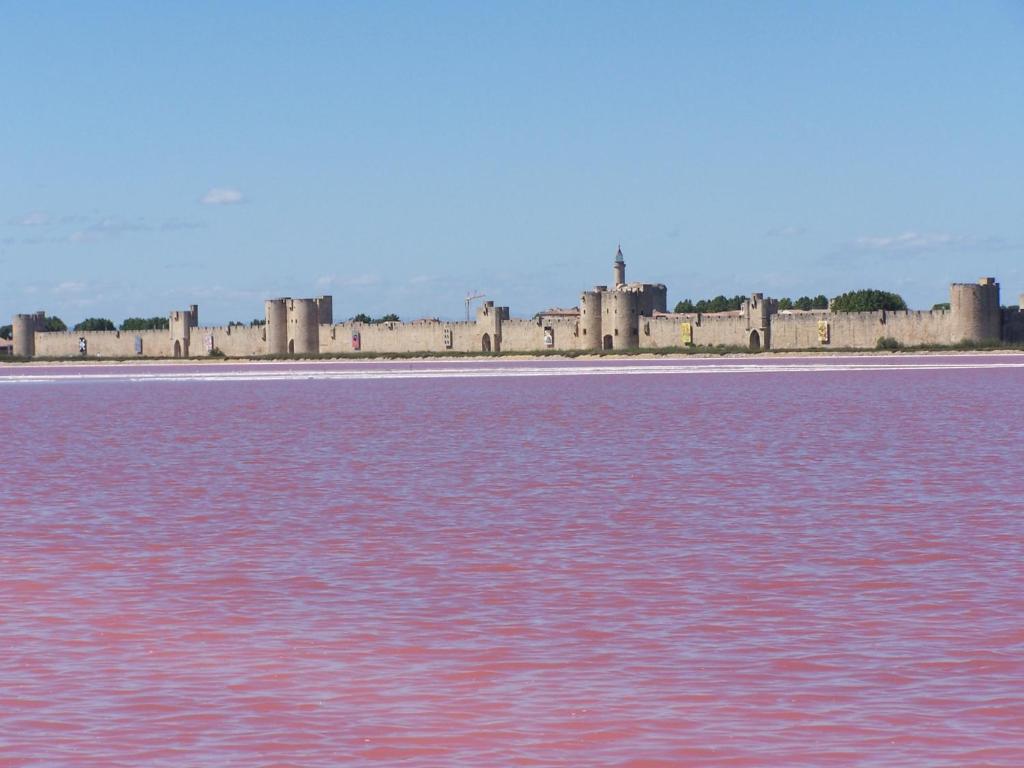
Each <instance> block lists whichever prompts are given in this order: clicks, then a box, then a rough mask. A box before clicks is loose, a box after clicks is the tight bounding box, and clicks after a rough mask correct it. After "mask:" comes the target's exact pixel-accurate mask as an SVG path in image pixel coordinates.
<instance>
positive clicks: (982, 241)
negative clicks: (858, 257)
mask: <svg viewBox="0 0 1024 768" xmlns="http://www.w3.org/2000/svg"><path fill="white" fill-rule="evenodd" d="M853 246H854V248H857V249H859V250H863V251H883V252H921V251H939V250H946V249H958V248H972V249H976V250H988V251H991V250H1002V249H1004V248H1007V247H1009V246H1008V243H1007V242H1006V241H1005V240H1003V239H1002V238H998V237H976V236H973V235H957V234H953V233H950V232H914V231H908V232H901V233H899V234H897V235H872V236H864V237H858V238H857V239H856V240H854V241H853Z"/></svg>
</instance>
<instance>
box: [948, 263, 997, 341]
mask: <svg viewBox="0 0 1024 768" xmlns="http://www.w3.org/2000/svg"><path fill="white" fill-rule="evenodd" d="M949 309H950V313H951V314H952V320H953V337H952V338H951V339H950V341H952V342H953V343H954V344H956V343H958V342H961V341H967V342H985V341H999V337H1000V333H1001V331H1002V310H1001V309H1000V307H999V283H997V282H996V279H995V278H994V277H983V278H981V279H980V280H978V282H977V284H975V283H953V285H951V286H950V287H949Z"/></svg>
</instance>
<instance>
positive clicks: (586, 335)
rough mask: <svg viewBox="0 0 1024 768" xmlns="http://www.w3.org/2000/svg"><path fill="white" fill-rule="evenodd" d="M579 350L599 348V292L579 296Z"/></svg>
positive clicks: (594, 291)
mask: <svg viewBox="0 0 1024 768" xmlns="http://www.w3.org/2000/svg"><path fill="white" fill-rule="evenodd" d="M579 339H580V342H579V343H580V349H600V348H601V291H599V290H597V289H596V288H595V289H594V290H592V291H584V292H583V293H582V294H581V295H580V336H579Z"/></svg>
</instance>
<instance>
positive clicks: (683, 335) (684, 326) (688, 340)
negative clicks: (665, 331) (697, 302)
mask: <svg viewBox="0 0 1024 768" xmlns="http://www.w3.org/2000/svg"><path fill="white" fill-rule="evenodd" d="M679 337H680V340H681V341H682V342H683V346H684V347H685V346H686V345H687V344H693V325H691V324H690V323H680V324H679Z"/></svg>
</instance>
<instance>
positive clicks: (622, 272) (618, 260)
mask: <svg viewBox="0 0 1024 768" xmlns="http://www.w3.org/2000/svg"><path fill="white" fill-rule="evenodd" d="M612 270H613V272H614V280H613V281H612V282H613V285H612V288H618V287H619V286H620V285H625V284H626V262H625V260H624V259H623V258H622V246H621V245H620V246H619V249H618V250H617V251H616V252H615V261H614V262H613V263H612Z"/></svg>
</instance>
